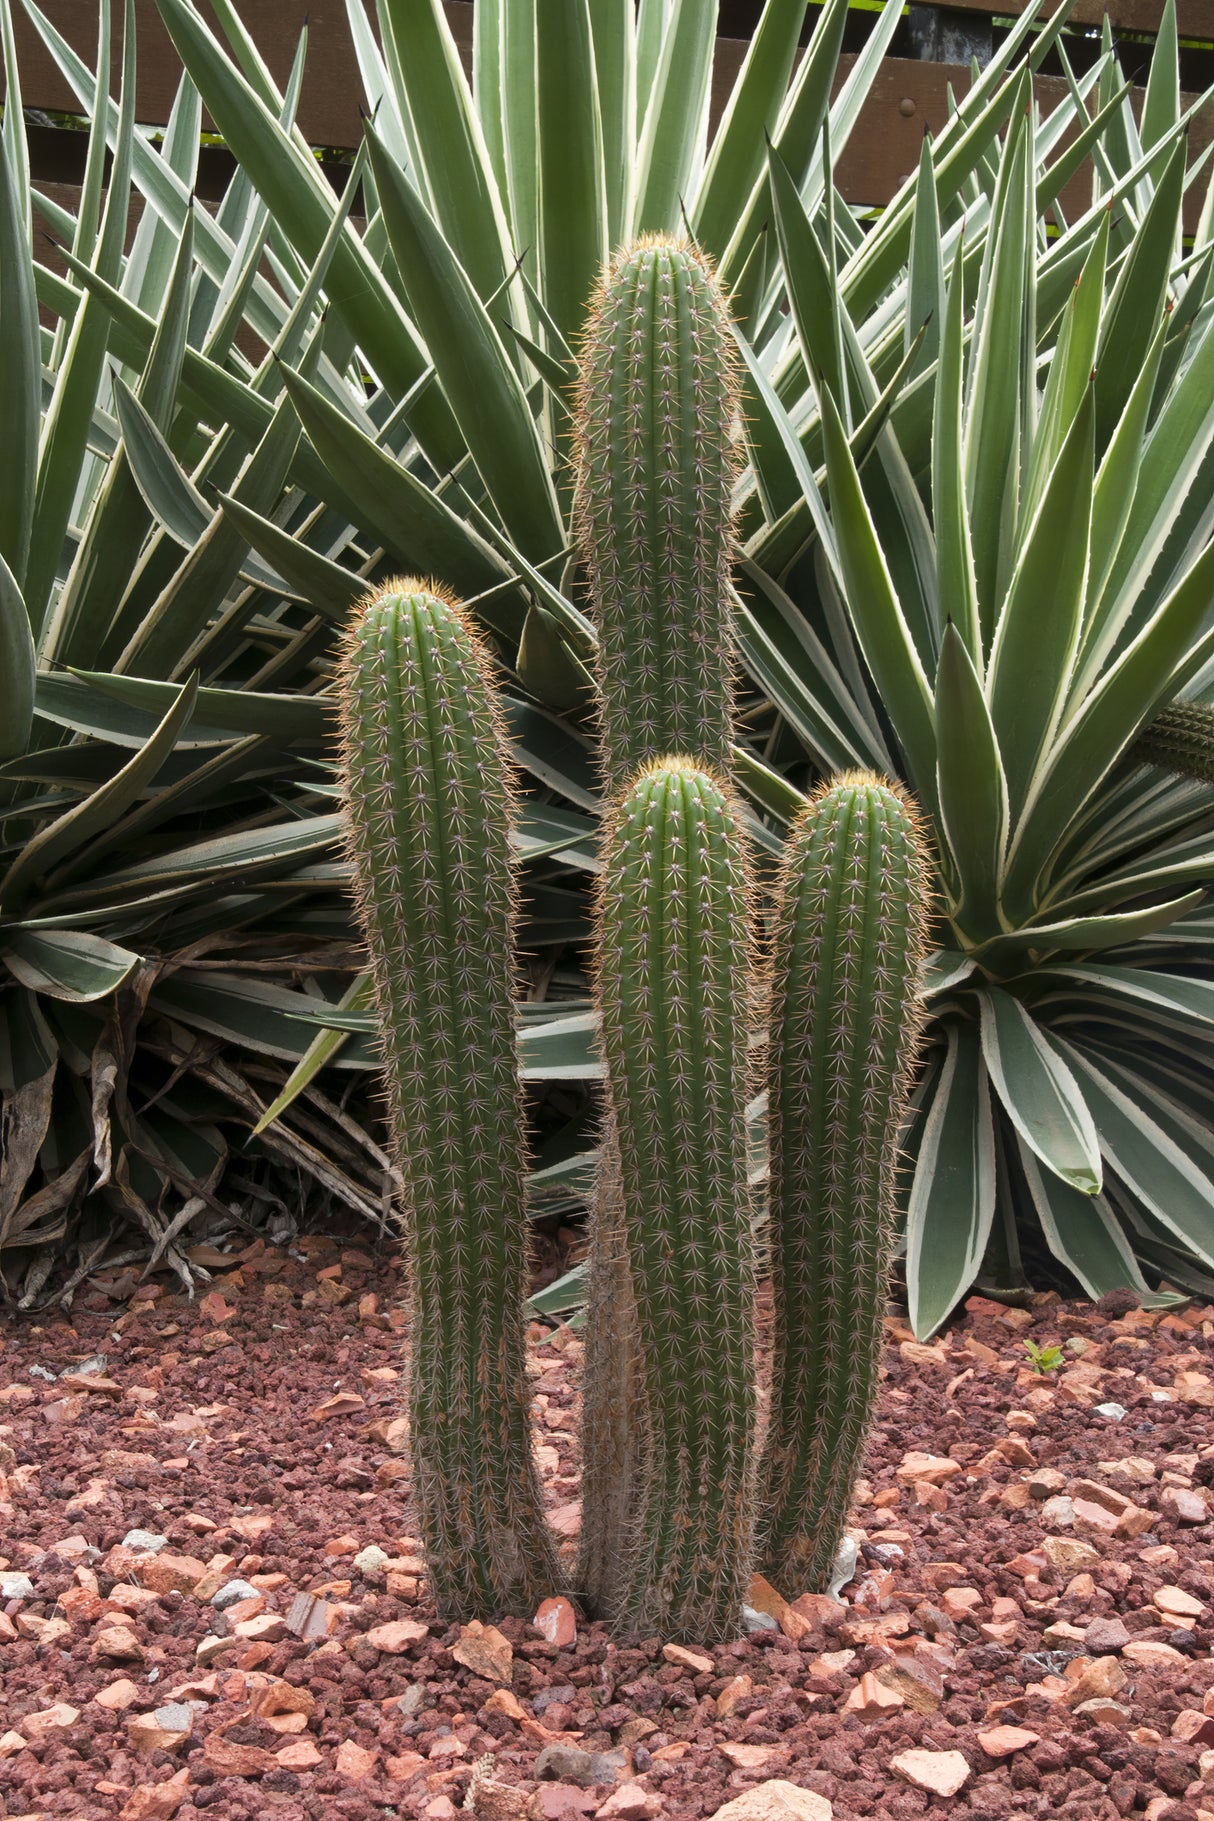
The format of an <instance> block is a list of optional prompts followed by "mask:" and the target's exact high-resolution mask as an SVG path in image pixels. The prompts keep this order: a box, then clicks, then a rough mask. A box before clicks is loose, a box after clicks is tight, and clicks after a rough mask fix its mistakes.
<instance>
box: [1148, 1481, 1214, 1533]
mask: <svg viewBox="0 0 1214 1821" xmlns="http://www.w3.org/2000/svg"><path fill="white" fill-rule="evenodd" d="M1159 1508H1160V1510H1161V1511H1164V1512H1166V1513H1167V1515H1168V1516H1169V1517H1172V1518H1174V1519H1175V1520H1176V1522H1177V1523H1178V1524H1204V1523H1206V1522H1208V1520H1209V1516H1210V1508H1209V1506H1208V1505H1207V1504H1206V1501H1205V1499H1204V1498H1203V1496H1202V1494H1201V1493H1200V1492H1197V1491H1195V1490H1194V1489H1193V1488H1192V1487H1190V1486H1165V1487H1164V1489H1163V1491H1162V1492H1161V1493H1160V1495H1159Z"/></svg>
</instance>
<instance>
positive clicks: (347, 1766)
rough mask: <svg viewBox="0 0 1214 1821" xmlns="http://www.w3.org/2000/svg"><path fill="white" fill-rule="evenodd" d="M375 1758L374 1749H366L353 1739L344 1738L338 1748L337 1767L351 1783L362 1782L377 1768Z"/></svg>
mask: <svg viewBox="0 0 1214 1821" xmlns="http://www.w3.org/2000/svg"><path fill="white" fill-rule="evenodd" d="M375 1758H376V1754H375V1753H374V1752H373V1751H366V1750H365V1749H364V1748H363V1747H362V1746H361V1745H356V1744H355V1743H354V1741H353V1739H343V1740H342V1742H341V1744H340V1745H339V1746H338V1748H337V1769H338V1772H339V1773H340V1775H341V1776H343V1777H348V1778H349V1780H350V1782H351V1783H362V1782H363V1781H364V1780H365V1779H366V1778H367V1777H369V1776H370V1775H371V1772H372V1771H373V1770H374V1769H375Z"/></svg>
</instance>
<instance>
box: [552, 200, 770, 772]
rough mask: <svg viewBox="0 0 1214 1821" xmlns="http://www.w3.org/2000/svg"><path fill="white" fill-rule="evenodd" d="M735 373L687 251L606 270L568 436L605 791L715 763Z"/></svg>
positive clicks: (674, 245)
mask: <svg viewBox="0 0 1214 1821" xmlns="http://www.w3.org/2000/svg"><path fill="white" fill-rule="evenodd" d="M736 369H737V353H736V349H735V344H734V340H733V335H732V331H731V329H730V323H729V315H728V312H727V310H726V307H725V303H724V299H723V297H722V294H721V290H720V287H719V285H718V284H717V281H716V278H715V276H714V274H713V272H712V270H711V268H710V266H709V265H708V264H707V262H706V261H705V259H704V257H703V256H702V255H701V254H700V253H698V252H697V251H696V250H695V248H693V247H692V246H691V245H690V244H688V243H687V242H685V241H682V240H671V239H668V238H666V237H663V236H652V237H647V238H645V239H643V240H641V241H639V242H637V243H636V244H635V245H634V246H632V247H628V248H625V249H624V251H623V252H621V253H620V254H619V255H618V256H617V257H616V258H615V259H614V260H613V261H612V262H611V264H610V265H609V266H608V268H607V270H606V272H605V274H604V276H603V280H602V283H601V284H600V286H599V289H598V291H597V293H596V296H595V298H594V302H593V305H592V307H591V313H590V318H589V321H588V323H587V327H586V333H585V338H584V341H583V345H582V359H581V371H580V381H579V386H578V396H577V407H576V412H575V436H576V443H577V457H578V485H577V521H578V536H579V543H580V546H581V551H582V555H583V558H584V561H585V563H586V566H587V570H588V572H589V579H590V591H591V598H592V604H593V609H594V618H595V621H596V624H597V627H598V634H599V666H598V682H599V689H600V693H601V703H602V735H603V769H604V773H605V776H606V779H607V783H608V787H609V789H611V790H613V791H614V790H618V789H619V788H620V786H621V785H622V783H623V781H624V779H625V777H626V776H628V775H629V774H630V773H631V772H632V771H634V770H635V769H636V767H637V766H638V765H644V764H645V763H646V762H647V761H648V760H650V759H656V758H660V757H661V756H662V755H663V754H664V753H670V752H681V753H688V754H690V755H691V756H692V757H693V758H695V759H696V760H697V761H698V762H699V763H700V764H703V765H707V766H709V767H710V768H714V769H716V770H719V771H724V770H725V769H726V767H727V766H728V763H729V744H730V727H731V720H732V687H733V675H732V673H733V661H734V642H733V635H732V614H731V611H730V602H729V568H730V562H731V559H732V555H733V529H734V528H733V519H732V515H731V510H730V492H731V488H732V485H733V481H734V476H735V472H736V464H737V447H736V422H737V415H738V381H737V371H736Z"/></svg>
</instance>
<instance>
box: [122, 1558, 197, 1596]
mask: <svg viewBox="0 0 1214 1821" xmlns="http://www.w3.org/2000/svg"><path fill="white" fill-rule="evenodd" d="M205 1573H206V1566H205V1564H204V1563H202V1562H200V1561H199V1560H198V1558H197V1556H193V1555H177V1554H176V1553H175V1552H174V1551H173V1550H171V1549H162V1550H160V1551H159V1552H158V1553H157V1554H156V1555H150V1556H147V1557H146V1558H144V1559H143V1560H141V1561H140V1563H139V1579H140V1582H141V1583H142V1585H143V1586H144V1587H150V1588H151V1589H152V1591H153V1592H154V1593H193V1592H194V1589H195V1588H196V1587H197V1585H198V1583H199V1581H201V1579H202V1577H203V1575H204V1574H205Z"/></svg>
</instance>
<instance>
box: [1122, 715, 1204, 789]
mask: <svg viewBox="0 0 1214 1821" xmlns="http://www.w3.org/2000/svg"><path fill="white" fill-rule="evenodd" d="M1130 757H1131V758H1132V759H1136V760H1137V762H1138V763H1139V764H1140V765H1158V766H1159V768H1160V770H1161V771H1171V772H1175V773H1176V774H1177V776H1178V777H1182V778H1197V779H1200V780H1201V782H1202V783H1204V784H1214V708H1210V707H1208V706H1207V704H1206V703H1205V702H1173V703H1172V704H1171V705H1170V707H1168V708H1165V709H1163V710H1162V712H1161V713H1159V714H1157V715H1156V717H1155V719H1154V720H1153V721H1152V722H1151V724H1150V726H1149V727H1144V728H1143V730H1142V732H1141V733H1140V734H1139V736H1138V738H1137V740H1136V741H1135V742H1134V744H1133V746H1131V748H1130Z"/></svg>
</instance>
